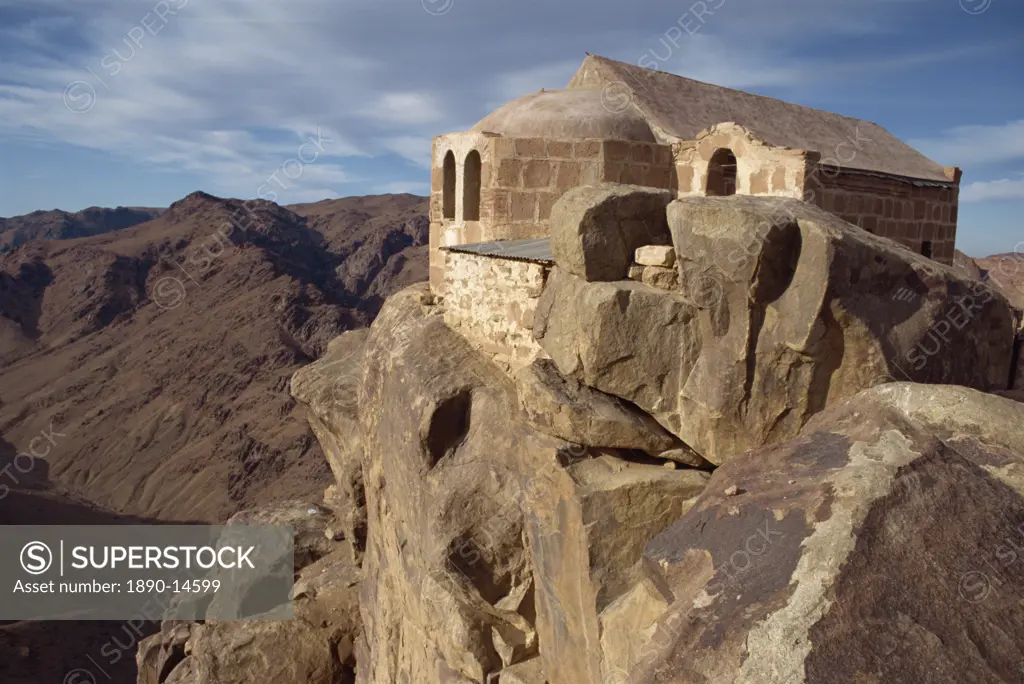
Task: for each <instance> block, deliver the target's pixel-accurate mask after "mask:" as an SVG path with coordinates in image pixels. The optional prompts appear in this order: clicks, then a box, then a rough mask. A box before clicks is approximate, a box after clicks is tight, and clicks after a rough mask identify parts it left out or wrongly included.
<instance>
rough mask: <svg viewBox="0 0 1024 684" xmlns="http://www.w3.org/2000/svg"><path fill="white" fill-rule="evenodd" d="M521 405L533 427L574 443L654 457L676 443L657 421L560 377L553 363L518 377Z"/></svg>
mask: <svg viewBox="0 0 1024 684" xmlns="http://www.w3.org/2000/svg"><path fill="white" fill-rule="evenodd" d="M514 379H515V381H516V391H517V392H518V395H519V405H520V407H521V408H522V409H523V411H524V413H526V416H527V420H528V422H529V424H530V425H531V426H532V427H533V428H535V429H537V430H539V431H540V432H544V433H546V434H549V435H553V436H555V437H559V438H561V439H564V440H566V441H569V442H573V443H575V444H582V445H585V446H591V447H610V448H616V449H639V450H641V451H645V452H647V453H648V454H651V455H652V456H656V455H658V454H660V453H662V452H664V451H667V450H669V449H672V448H673V447H675V446H676V444H677V441H678V440H676V438H675V437H673V436H672V435H671V434H669V432H668V431H667V430H665V428H663V427H662V426H661V425H659V424H658V421H656V420H654V419H653V418H651V417H650V416H649V415H647V414H646V413H644V412H643V411H640V410H638V409H637V408H636V407H634V406H631V405H629V404H628V403H626V402H625V401H623V400H621V399H619V398H618V397H613V396H611V395H609V394H605V393H604V392H599V391H598V390H595V389H592V388H590V387H587V386H586V385H584V384H582V383H581V382H579V381H578V380H575V379H572V378H566V377H564V376H562V375H561V374H559V372H558V370H557V369H556V368H555V367H554V364H553V363H552V362H551V361H550V360H549V359H540V360H537V361H534V362H533V363H532V364H531V365H529V366H525V367H524V368H522V369H520V370H519V371H517V372H516V373H515V374H514Z"/></svg>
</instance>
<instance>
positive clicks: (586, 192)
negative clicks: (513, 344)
mask: <svg viewBox="0 0 1024 684" xmlns="http://www.w3.org/2000/svg"><path fill="white" fill-rule="evenodd" d="M672 198H673V193H672V192H670V191H668V190H656V189H654V188H647V187H642V186H638V185H620V184H617V183H604V184H601V185H584V186H582V187H577V188H574V189H572V190H569V191H568V192H566V193H565V194H564V195H562V196H561V197H560V198H559V199H558V201H557V202H555V205H554V207H553V208H552V210H551V254H552V255H553V256H554V258H555V263H557V264H558V266H559V267H560V268H562V269H564V270H566V271H567V272H569V273H572V274H574V275H577V276H579V277H581V278H584V279H585V280H589V281H600V280H622V279H623V278H625V277H626V273H627V271H628V270H629V266H630V264H632V263H633V254H634V252H635V251H636V249H637V247H641V246H644V245H651V244H661V245H670V244H671V240H670V237H669V231H668V225H667V224H666V222H665V207H666V206H667V205H668V203H669V202H671V201H672Z"/></svg>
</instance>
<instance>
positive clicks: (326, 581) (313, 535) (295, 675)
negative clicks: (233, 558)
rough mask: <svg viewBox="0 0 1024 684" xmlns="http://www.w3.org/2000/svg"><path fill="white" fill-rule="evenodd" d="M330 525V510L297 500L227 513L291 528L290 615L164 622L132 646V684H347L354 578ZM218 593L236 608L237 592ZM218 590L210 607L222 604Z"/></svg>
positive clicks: (354, 622)
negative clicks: (136, 646)
mask: <svg viewBox="0 0 1024 684" xmlns="http://www.w3.org/2000/svg"><path fill="white" fill-rule="evenodd" d="M333 520H334V512H333V511H331V510H329V509H327V508H325V507H323V506H318V505H315V504H311V503H304V502H298V501H296V502H290V503H286V504H276V505H272V506H268V507H264V508H260V509H253V510H248V511H243V512H241V513H238V514H237V515H235V516H234V517H233V518H232V519H231V520H230V521H229V525H245V524H258V525H283V526H288V527H291V528H292V530H293V531H294V534H295V554H294V567H295V573H296V577H297V579H296V582H295V587H294V589H293V591H292V597H293V599H294V600H293V608H294V618H292V619H290V620H281V619H272V620H271V619H268V620H259V619H250V620H247V621H207V622H202V623H199V622H185V621H165V622H164V623H163V624H162V625H161V630H160V633H158V634H156V635H154V636H152V637H149V638H148V639H145V640H143V641H142V642H140V643H139V650H138V653H137V655H136V662H137V665H138V671H139V676H138V682H139V684H249V683H251V682H278V683H280V684H307V683H308V684H352V683H353V682H354V681H355V665H356V662H355V649H354V646H355V642H356V640H357V639H358V636H359V630H360V624H359V606H358V596H359V583H360V580H361V579H362V574H361V571H360V569H359V567H358V565H356V564H354V563H353V562H352V557H353V553H352V551H351V549H350V548H349V545H348V543H347V542H346V541H343V540H339V539H335V538H334V535H333V533H332V532H331V530H332V526H333V524H334V523H333ZM255 589H256V590H257V592H258V588H255ZM224 590H225V592H226V593H227V594H229V595H232V598H233V600H234V601H235V602H237V603H238V604H241V603H242V601H243V600H244V599H243V597H239V596H238V594H239V592H243V591H245V590H246V588H245V587H238V586H235V585H230V584H225V587H224ZM221 593H224V592H221ZM221 593H218V595H217V596H216V597H215V598H214V599H213V601H214V603H215V604H216V603H217V602H218V601H223V600H225V598H226V597H225V596H222V595H221ZM186 600H188V599H186ZM211 612H214V611H212V610H211Z"/></svg>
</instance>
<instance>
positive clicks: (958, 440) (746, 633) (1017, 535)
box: [604, 383, 1024, 684]
mask: <svg viewBox="0 0 1024 684" xmlns="http://www.w3.org/2000/svg"><path fill="white" fill-rule="evenodd" d="M1022 425H1024V406H1022V405H1020V404H1018V403H1016V402H1012V401H1010V400H1007V399H1003V398H1000V397H995V396H992V395H986V394H982V393H979V392H976V391H973V390H970V389H966V388H963V387H952V386H932V385H915V384H910V383H897V384H889V385H886V386H883V387H878V388H875V389H872V390H868V391H865V392H863V393H861V394H858V395H857V396H856V397H854V398H853V399H851V400H849V401H848V402H846V403H844V404H841V405H839V406H836V407H833V408H830V409H828V410H826V411H825V412H823V413H821V414H819V415H818V416H816V417H815V418H814V419H812V421H811V422H810V423H809V424H808V425H807V428H806V429H805V430H804V432H803V433H802V434H801V435H800V436H799V437H797V438H796V439H794V440H792V441H789V442H786V443H783V444H778V445H775V446H771V447H765V448H762V449H759V450H755V451H752V452H750V453H748V454H746V455H744V456H743V457H741V458H737V459H733V460H731V461H730V462H729V463H727V464H725V465H724V466H722V467H721V468H719V469H718V470H717V471H716V472H715V474H714V476H713V477H712V479H711V482H710V483H709V485H708V488H707V490H706V491H705V493H704V495H702V496H701V498H700V499H699V500H698V502H697V503H696V505H695V506H693V508H691V509H690V511H689V512H688V513H687V514H686V515H685V516H683V518H682V519H680V520H679V521H678V522H677V523H675V524H674V525H672V526H671V527H670V528H669V529H668V530H666V531H665V532H663V533H662V534H660V535H659V536H658V537H657V538H655V539H654V540H653V541H652V542H651V543H650V544H649V545H648V546H647V548H646V550H645V552H644V557H645V558H644V562H645V568H646V571H647V575H648V578H649V581H648V582H647V583H641V584H639V585H638V586H637V588H636V589H635V590H634V592H633V594H632V595H630V596H628V597H626V598H624V599H621V600H620V605H618V606H614V607H613V608H614V609H609V611H607V612H608V613H609V616H608V617H609V619H608V620H606V622H605V624H606V625H608V626H609V628H610V629H612V628H614V629H615V630H616V631H617V633H618V635H621V639H622V642H623V643H631V644H633V648H632V649H631V650H630V656H631V658H630V660H632V662H630V663H629V664H628V665H627V666H624V667H620V671H619V672H618V674H617V675H616V676H618V677H619V679H614V680H612V681H616V682H620V681H621V682H637V683H644V684H647V683H651V684H653V683H655V682H702V683H703V682H719V681H729V682H737V683H743V682H750V683H752V684H753V683H757V684H770V683H773V682H778V683H779V684H783V683H785V684H791V683H794V682H796V683H799V682H806V683H812V682H833V681H836V676H837V675H836V673H837V672H842V673H843V675H842V680H843V681H885V682H908V683H909V682H953V681H979V682H981V681H985V682H1013V681H1019V680H1020V677H1021V674H1022V670H1021V666H1022V663H1024V651H1022V644H1024V625H1022V623H1021V621H1020V619H1019V605H1020V601H1021V599H1022V598H1024V563H1021V562H1020V561H1021V559H1020V558H1019V548H1020V547H1021V544H1022V543H1024V528H1022V527H1021V521H1024V430H1022V428H1021V426H1022ZM624 602H629V603H630V604H631V606H622V605H621V604H622V603H624ZM627 608H631V609H629V610H627ZM661 609H663V610H661ZM659 611H660V615H658V616H657V618H656V619H654V620H651V619H650V617H651V615H652V614H654V613H658V612H659ZM624 615H626V616H629V617H632V618H633V620H632V621H630V620H627V619H624V618H623V616H624ZM613 617H614V618H616V619H615V620H612V619H611V618H613ZM639 618H643V619H639ZM645 623H646V624H645ZM636 635H639V637H638V636H636ZM604 637H605V638H606V639H609V640H617V639H618V638H619V637H617V636H616V634H612V633H611V632H608V631H606V633H605V635H604Z"/></svg>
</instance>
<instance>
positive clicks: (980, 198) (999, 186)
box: [960, 178, 1024, 202]
mask: <svg viewBox="0 0 1024 684" xmlns="http://www.w3.org/2000/svg"><path fill="white" fill-rule="evenodd" d="M1008 199H1024V178H1000V179H999V180H993V181H981V182H977V183H969V184H967V185H965V186H964V187H963V188H961V189H960V201H961V202H985V201H988V200H1008Z"/></svg>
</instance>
